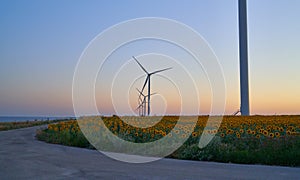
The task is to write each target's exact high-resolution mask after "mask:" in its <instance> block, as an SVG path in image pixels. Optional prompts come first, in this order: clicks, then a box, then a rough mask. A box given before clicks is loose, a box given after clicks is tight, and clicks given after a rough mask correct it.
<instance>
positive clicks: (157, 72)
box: [150, 67, 172, 75]
mask: <svg viewBox="0 0 300 180" xmlns="http://www.w3.org/2000/svg"><path fill="white" fill-rule="evenodd" d="M169 69H172V68H171V67H170V68H166V69H161V70H157V71H154V72H152V73H150V75H152V74H156V73H159V72H163V71H166V70H169Z"/></svg>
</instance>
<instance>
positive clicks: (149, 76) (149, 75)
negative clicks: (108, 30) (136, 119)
mask: <svg viewBox="0 0 300 180" xmlns="http://www.w3.org/2000/svg"><path fill="white" fill-rule="evenodd" d="M132 57H133V59H134V60H135V61H136V62H137V63H138V65H139V66H140V67H141V68H142V70H143V71H144V72H145V73H146V74H147V78H146V80H145V83H144V85H143V88H142V90H141V92H143V91H144V88H145V86H146V84H147V82H148V102H147V103H148V116H149V115H150V79H151V75H153V74H156V73H160V72H163V71H166V70H169V69H172V68H171V67H170V68H165V69H161V70H157V71H154V72H151V73H149V72H148V71H147V70H146V69H145V68H144V67H143V66H142V65H141V63H139V61H138V60H137V59H136V58H135V57H134V56H132ZM140 95H141V94H140Z"/></svg>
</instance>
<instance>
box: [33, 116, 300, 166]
mask: <svg viewBox="0 0 300 180" xmlns="http://www.w3.org/2000/svg"><path fill="white" fill-rule="evenodd" d="M195 118H196V121H195ZM179 119H181V123H178V122H179ZM208 121H209V116H199V117H195V116H187V117H178V116H164V117H133V116H132V117H118V116H112V117H103V116H101V117H100V116H93V117H82V118H80V119H78V120H72V121H65V122H59V123H55V124H49V125H48V127H47V128H46V129H40V130H38V131H37V134H36V137H37V138H38V139H39V140H43V141H46V142H49V143H56V144H64V145H69V146H77V147H85V148H94V147H97V149H98V146H107V147H108V146H109V147H119V146H120V144H116V143H114V142H113V141H110V138H109V136H108V137H107V136H106V135H101V137H105V138H106V139H102V140H101V144H100V145H99V144H95V142H93V140H90V139H89V141H91V143H90V142H89V141H88V140H87V139H86V136H85V135H86V133H95V134H96V135H97V134H101V133H104V132H106V134H107V131H109V132H110V133H111V135H113V136H116V137H118V138H120V139H123V140H125V141H127V142H133V143H149V142H155V141H157V140H160V139H162V138H164V137H168V138H170V139H179V140H180V139H184V143H183V144H182V145H181V146H180V147H179V148H178V149H177V150H176V151H174V152H173V153H171V154H170V155H169V156H168V157H169V158H178V159H189V160H205V161H217V162H231V163H244V164H267V165H283V166H300V116H296V115H293V116H292V115H291V116H224V117H223V119H222V122H221V124H218V123H215V124H214V122H212V123H209V126H207V124H208ZM83 128H84V129H83ZM205 134H209V135H213V139H212V140H211V141H210V142H209V144H208V145H207V146H205V147H203V148H199V140H200V138H201V136H203V135H205ZM96 137H97V136H96ZM170 145H171V144H170ZM110 149H111V148H110ZM113 149H114V150H115V151H117V149H118V148H113ZM130 152H132V153H133V154H134V151H130Z"/></svg>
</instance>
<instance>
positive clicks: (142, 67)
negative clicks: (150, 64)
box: [132, 56, 149, 74]
mask: <svg viewBox="0 0 300 180" xmlns="http://www.w3.org/2000/svg"><path fill="white" fill-rule="evenodd" d="M132 57H133V59H134V60H135V61H136V62H137V63H138V64H139V66H140V67H141V68H142V69H143V70H144V71H145V72H146V73H147V74H149V73H148V71H147V70H146V69H145V68H144V67H143V66H142V65H141V63H140V62H139V61H138V60H137V59H136V58H135V57H134V56H132Z"/></svg>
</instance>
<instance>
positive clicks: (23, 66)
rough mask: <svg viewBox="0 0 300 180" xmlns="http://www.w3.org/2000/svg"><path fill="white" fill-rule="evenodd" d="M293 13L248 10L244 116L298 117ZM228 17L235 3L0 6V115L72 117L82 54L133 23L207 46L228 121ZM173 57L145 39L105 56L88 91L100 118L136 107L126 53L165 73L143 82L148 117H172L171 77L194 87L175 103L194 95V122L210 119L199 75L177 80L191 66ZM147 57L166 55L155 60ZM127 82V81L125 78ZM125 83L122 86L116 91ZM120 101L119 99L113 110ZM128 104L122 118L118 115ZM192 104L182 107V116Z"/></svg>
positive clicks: (255, 2) (235, 98)
mask: <svg viewBox="0 0 300 180" xmlns="http://www.w3.org/2000/svg"><path fill="white" fill-rule="evenodd" d="M299 8H300V1H298V0H285V1H282V0H249V1H248V43H249V80H250V81H249V82H250V112H251V114H253V115H254V114H300V108H299V107H300V71H299V70H298V68H299V67H300V51H299V47H300V35H299V32H300V22H299V18H300V11H299ZM237 12H238V11H237V0H226V1H224V0H199V1H192V0H187V1H180V0H164V1H160V0H152V1H137V0H136V1H135V0H124V1H112V0H102V1H88V2H85V1H71V0H62V1H59V0H52V1H50V0H47V1H38V0H28V1H21V0H2V1H0V23H1V28H0V115H47V116H62V115H67V116H69V115H74V110H73V103H72V82H73V75H74V71H75V68H76V65H77V63H78V61H79V58H80V56H81V54H82V53H83V51H84V49H85V48H86V47H87V45H88V44H89V43H90V41H91V40H93V39H94V38H95V37H96V36H97V35H98V34H100V33H101V32H103V31H104V30H106V29H108V28H109V27H111V26H114V25H115V24H118V23H121V22H123V21H128V20H130V19H135V18H142V17H160V18H168V19H172V20H175V21H178V22H181V23H183V24H185V25H187V26H189V27H191V28H192V29H193V30H195V31H196V32H197V33H198V34H200V35H201V36H202V37H203V38H204V39H205V40H206V42H207V43H208V44H209V46H210V47H211V49H212V50H213V51H214V53H215V55H216V56H217V58H218V60H219V62H220V65H221V67H222V70H223V73H224V79H225V85H226V107H225V114H232V113H233V112H235V111H236V110H237V109H239V106H240V94H239V59H238V14H237ZM165 47H167V48H165ZM172 48H174V47H172V46H170V45H166V44H164V43H158V44H157V42H152V41H151V40H149V41H143V42H136V44H129V45H128V47H124V48H123V49H120V50H119V51H118V52H116V53H115V54H113V55H112V56H111V57H110V58H109V60H108V63H107V64H106V66H104V68H103V69H104V70H103V71H101V72H99V74H98V77H97V80H96V84H95V88H96V94H95V97H96V99H97V106H98V108H99V111H100V112H101V113H103V114H113V113H116V110H115V109H114V107H113V106H112V102H115V103H116V104H115V108H117V109H118V112H120V113H121V114H132V113H134V109H135V107H136V106H137V99H136V98H137V97H136V96H137V94H136V93H137V92H136V91H135V88H136V87H141V86H142V84H143V82H144V79H145V77H144V76H143V75H144V73H143V71H142V70H141V69H140V68H139V67H138V66H137V64H136V63H135V62H134V61H129V58H130V57H131V55H133V54H135V55H136V56H138V57H139V60H140V62H141V63H142V64H143V65H144V66H145V68H146V67H147V68H148V69H149V71H154V70H157V69H161V68H164V67H169V66H172V67H173V71H172V70H170V71H169V72H164V73H162V74H161V75H160V76H159V75H157V76H155V77H153V79H151V80H152V83H153V87H152V89H151V91H153V92H157V93H158V94H157V95H155V96H153V98H152V99H153V102H152V106H153V114H162V113H167V114H176V113H178V112H179V111H180V104H181V102H180V98H179V97H180V93H179V90H178V89H184V86H179V87H176V86H174V84H172V82H171V81H168V78H166V77H169V78H173V79H176V74H180V77H181V78H179V77H178V78H177V80H178V82H188V81H189V77H188V74H189V75H191V77H192V78H191V79H194V81H195V82H196V85H195V86H196V88H194V89H193V88H192V87H191V89H190V92H192V93H191V94H190V96H188V95H187V94H184V93H183V94H181V95H182V97H185V100H187V101H188V100H189V98H190V99H191V101H192V99H193V98H194V97H195V96H192V95H194V94H193V93H196V94H197V93H198V94H199V97H198V98H197V100H199V102H200V109H198V110H199V112H200V114H207V113H209V112H210V108H211V100H210V98H211V87H210V86H209V85H210V84H209V80H208V79H207V77H206V76H205V73H204V71H203V70H201V68H199V69H198V70H197V69H193V68H191V69H187V72H188V73H186V72H181V73H178V72H179V70H178V69H177V70H176V67H178V68H179V67H180V63H186V66H187V67H188V66H189V65H190V66H191V64H189V63H188V62H189V61H187V60H186V61H183V60H181V61H180V60H179V62H178V64H176V63H174V61H172V58H168V57H169V56H171V55H170V52H171V50H172ZM145 49H147V51H146V50H145ZM127 50H129V51H127ZM150 51H151V52H152V51H153V53H154V54H152V57H153V56H155V57H156V60H155V61H154V60H153V58H150V57H149V56H148V57H147V54H145V53H149V52H150ZM128 52H130V53H128ZM176 52H179V51H176ZM143 53H144V54H143ZM155 53H160V54H163V53H166V54H167V53H169V54H167V56H157V54H156V55H155ZM171 54H172V53H171ZM174 54H176V53H174ZM174 56H175V55H174ZM122 57H126V58H127V59H126V61H125V60H124V59H123V60H124V61H122V60H121V59H122ZM163 57H164V58H163ZM177 57H180V55H178V56H177ZM168 63H169V64H168ZM115 66H118V67H117V68H116V67H115ZM120 67H122V68H120ZM126 69H127V70H126ZM174 69H175V70H174ZM117 71H118V72H119V74H118V73H117ZM128 72H133V73H128ZM175 72H176V73H175ZM122 73H123V74H122ZM185 73H186V74H185ZM134 75H135V78H136V79H135V81H133V79H131V78H130V77H131V76H134ZM112 77H115V81H114V84H113V85H112V87H113V88H112V89H109V91H108V89H107V88H105V87H106V85H107V84H109V83H111V81H108V80H112V79H111V78H112ZM185 78H186V79H185ZM127 81H128V82H131V84H129V85H128V84H126V83H124V82H127ZM122 82H123V83H122ZM175 83H176V82H175ZM122 85H124V86H126V88H128V89H129V90H128V89H127V91H126V92H125V94H124V92H123V91H121V90H122V89H123V88H124V87H123V86H122ZM127 86H128V87H127ZM169 90H170V91H169ZM188 91H189V90H185V92H188ZM109 93H110V94H111V95H109ZM126 93H127V94H126ZM124 95H125V96H124ZM124 97H127V99H125V101H121V100H120V99H122V98H124ZM113 99H117V100H119V101H116V100H113ZM127 102H128V103H127ZM122 103H123V104H122ZM126 103H127V104H126ZM128 104H129V107H131V110H130V109H129V110H128V108H126V107H125V106H128ZM193 105H194V104H193V103H190V106H191V107H190V108H193V107H194V106H193ZM135 113H136V112H135ZM191 113H192V112H191Z"/></svg>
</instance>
